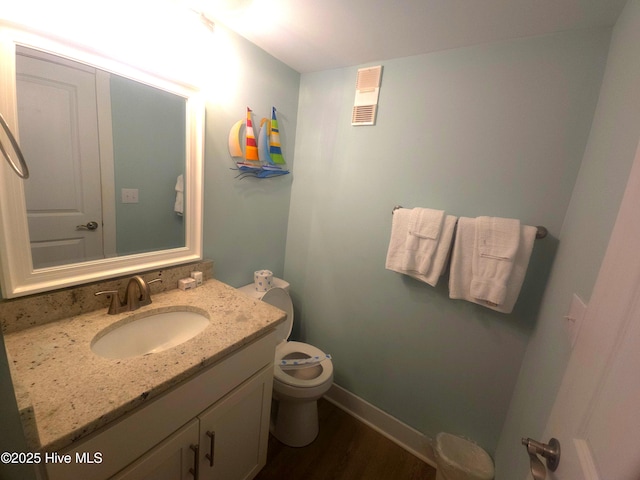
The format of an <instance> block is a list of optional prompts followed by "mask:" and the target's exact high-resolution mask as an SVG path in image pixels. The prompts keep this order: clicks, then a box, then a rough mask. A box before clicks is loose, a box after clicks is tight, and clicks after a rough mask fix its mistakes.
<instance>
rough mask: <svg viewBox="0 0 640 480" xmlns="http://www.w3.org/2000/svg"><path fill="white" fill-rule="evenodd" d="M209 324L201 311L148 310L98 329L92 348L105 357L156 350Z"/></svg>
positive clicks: (160, 349)
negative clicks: (104, 331) (101, 329)
mask: <svg viewBox="0 0 640 480" xmlns="http://www.w3.org/2000/svg"><path fill="white" fill-rule="evenodd" d="M136 317H137V316H136ZM208 325H209V318H208V317H207V316H206V315H205V314H204V312H203V313H197V312H192V311H186V310H179V311H171V312H162V313H154V312H149V315H145V316H142V317H137V318H135V319H134V320H130V319H124V320H122V321H121V322H119V323H118V324H117V325H115V326H111V327H109V328H108V329H107V332H106V333H103V332H100V333H99V334H98V335H96V337H95V338H94V339H93V341H92V342H91V350H92V351H93V352H94V353H96V354H97V355H100V356H101V357H106V358H129V357H135V356H138V355H147V354H149V353H158V352H162V351H164V350H167V349H169V348H172V347H175V346H176V345H180V344H181V343H184V342H186V341H187V340H189V339H191V338H193V337H195V336H196V335H198V334H199V333H200V332H202V331H203V330H204V329H205V328H207V326H208Z"/></svg>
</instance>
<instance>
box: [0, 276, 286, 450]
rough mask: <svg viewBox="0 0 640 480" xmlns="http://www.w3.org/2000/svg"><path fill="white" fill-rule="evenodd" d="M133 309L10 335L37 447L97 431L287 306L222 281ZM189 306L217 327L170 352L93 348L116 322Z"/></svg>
mask: <svg viewBox="0 0 640 480" xmlns="http://www.w3.org/2000/svg"><path fill="white" fill-rule="evenodd" d="M152 300H153V303H152V304H151V305H147V306H145V307H142V308H140V309H138V310H136V311H134V312H126V313H121V314H118V315H107V309H106V307H105V308H104V309H101V310H98V311H95V312H91V313H86V314H83V315H78V316H74V317H70V318H67V319H64V320H58V321H56V322H52V323H49V324H45V325H40V326H36V327H32V328H28V329H25V330H22V331H18V332H15V333H10V334H7V335H5V337H4V341H5V345H6V349H7V354H8V357H9V362H10V366H11V375H12V379H13V383H14V387H15V390H16V398H17V401H18V407H19V408H20V411H21V416H22V422H23V425H24V430H25V434H26V435H27V437H28V438H27V440H28V442H29V446H30V448H32V449H33V450H34V451H37V450H44V451H56V450H61V449H64V448H65V447H67V446H69V445H70V444H71V443H73V442H75V441H77V440H78V439H80V438H82V437H84V436H86V435H88V434H90V433H91V432H93V431H95V430H97V429H98V428H100V427H102V426H104V425H106V424H108V423H110V422H111V421H113V420H115V419H117V418H119V417H120V416H121V415H123V414H125V413H127V412H129V411H131V410H133V409H135V408H136V407H139V406H140V405H143V404H144V403H145V402H148V401H149V400H151V399H152V398H154V397H156V396H158V395H159V394H160V393H162V392H164V391H166V390H168V389H169V388H171V387H172V386H174V385H176V384H178V383H179V382H181V381H183V380H185V379H187V378H189V377H190V376H192V375H194V374H196V373H198V371H200V370H202V369H204V368H205V367H207V366H209V365H212V364H213V363H216V362H217V361H219V360H221V359H222V358H224V357H225V356H227V355H229V354H231V353H233V352H234V351H235V350H237V349H238V348H240V347H242V346H243V345H246V344H247V343H249V342H251V341H252V340H254V339H256V338H259V337H261V336H262V335H264V334H266V333H267V332H269V331H270V330H271V329H272V328H274V327H275V326H276V325H277V324H278V323H280V322H282V321H283V320H284V318H285V314H284V312H282V311H281V310H279V309H277V308H275V307H272V306H271V305H268V304H266V303H264V302H261V301H258V300H255V299H251V298H249V297H248V296H246V295H244V294H242V293H241V292H239V291H238V290H236V289H234V288H232V287H230V286H228V285H225V284H224V283H221V282H219V281H217V280H209V281H207V282H205V283H204V284H203V285H202V286H200V287H198V288H195V289H192V290H187V291H182V290H170V291H168V292H164V293H159V294H156V295H153V296H152ZM180 307H186V308H187V309H191V310H194V311H201V312H202V311H204V312H206V313H207V314H208V316H209V319H210V322H211V323H210V325H209V326H208V327H207V328H206V329H205V330H204V331H203V332H201V333H200V334H198V335H196V336H195V337H194V338H192V339H190V340H188V341H186V342H185V343H182V344H181V345H178V346H176V347H173V348H170V349H168V350H165V351H164V352H159V353H153V354H149V355H142V356H137V357H131V358H126V359H107V358H102V357H100V356H98V355H96V354H94V353H93V352H92V351H91V348H90V346H91V341H92V339H93V338H94V337H95V335H96V334H98V333H99V332H101V331H102V330H103V329H105V328H108V327H109V326H111V325H113V324H114V323H116V322H119V321H122V320H124V319H129V318H130V317H133V316H135V317H142V316H146V315H148V314H149V313H150V312H153V313H156V312H161V311H171V310H176V309H177V310H179V309H180Z"/></svg>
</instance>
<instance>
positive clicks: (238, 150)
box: [229, 107, 289, 178]
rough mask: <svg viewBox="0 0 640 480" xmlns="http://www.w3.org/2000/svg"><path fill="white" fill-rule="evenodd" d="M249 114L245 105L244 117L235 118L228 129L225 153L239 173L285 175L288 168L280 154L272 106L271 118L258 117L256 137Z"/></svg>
mask: <svg viewBox="0 0 640 480" xmlns="http://www.w3.org/2000/svg"><path fill="white" fill-rule="evenodd" d="M251 114H252V111H251V109H250V108H249V107H247V116H246V118H245V119H243V120H238V121H237V122H236V123H235V124H234V125H233V127H231V131H230V132H229V153H230V154H231V156H232V157H233V158H234V159H235V161H236V166H237V167H238V170H240V172H241V173H240V175H239V176H242V177H244V176H253V177H257V178H267V177H273V176H277V175H286V174H287V173H289V169H288V168H287V164H286V162H285V160H284V156H283V155H282V146H281V144H280V129H279V127H278V119H277V116H276V108H275V107H272V108H271V119H266V118H263V119H262V120H261V122H260V130H259V133H258V137H257V140H256V135H255V131H254V128H253V120H252V118H251ZM243 125H244V127H245V128H244V138H243V135H242V126H243ZM243 146H244V149H243Z"/></svg>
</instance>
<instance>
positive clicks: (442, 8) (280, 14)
mask: <svg viewBox="0 0 640 480" xmlns="http://www.w3.org/2000/svg"><path fill="white" fill-rule="evenodd" d="M192 2H193V3H192ZM192 2H190V3H191V4H192V5H193V7H192V8H193V9H197V10H198V11H201V12H203V13H204V14H205V15H207V17H209V18H212V19H214V20H216V21H218V22H220V23H223V24H224V25H226V26H227V27H229V28H230V29H232V30H234V31H236V32H237V33H239V34H240V35H242V36H243V37H245V38H247V39H248V40H250V41H251V42H253V43H254V44H256V45H258V46H259V47H261V48H262V49H264V50H266V51H267V52H268V53H270V54H271V55H273V56H274V57H276V58H278V59H279V60H281V61H282V62H284V63H286V64H287V65H289V66H290V67H292V68H293V69H295V70H297V71H298V72H300V73H308V72H314V71H319V70H327V69H332V68H340V67H345V66H353V65H360V64H365V63H369V62H376V61H382V60H387V59H391V58H398V57H405V56H410V55H418V54H423V53H428V52H434V51H439V50H446V49H450V48H458V47H464V46H469V45H477V44H482V43H489V42H495V41H500V40H506V39H513V38H519V37H528V36H535V35H544V34H549V33H554V32H560V31H566V30H572V29H580V28H594V27H606V26H612V25H614V24H615V22H616V19H617V18H618V16H619V15H620V12H621V11H622V9H623V7H624V5H625V3H626V0H192ZM194 3H197V5H194Z"/></svg>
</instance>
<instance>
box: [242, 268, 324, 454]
mask: <svg viewBox="0 0 640 480" xmlns="http://www.w3.org/2000/svg"><path fill="white" fill-rule="evenodd" d="M273 285H274V286H273V288H271V289H270V290H267V291H266V292H258V291H256V289H255V285H254V284H253V283H251V284H249V285H245V286H244V287H241V288H239V290H240V291H241V292H243V293H245V294H247V295H249V296H251V297H253V298H257V299H260V300H262V301H263V302H266V303H269V304H270V305H273V306H274V307H277V308H279V309H281V310H284V312H286V314H287V318H286V320H285V321H284V322H283V323H281V324H280V325H278V327H276V331H277V338H278V342H279V343H278V345H277V346H276V355H275V360H274V369H273V402H272V406H271V428H270V429H271V433H272V434H273V436H275V437H276V438H277V439H278V440H280V441H281V442H282V443H284V444H285V445H288V446H291V447H303V446H305V445H308V444H310V443H311V442H313V441H314V440H315V438H316V437H317V436H318V431H319V427H318V405H317V400H318V399H319V398H320V397H322V395H324V394H325V393H326V392H327V390H329V388H330V387H331V384H332V383H333V364H332V363H331V359H330V358H329V356H328V355H326V354H325V353H324V352H323V351H322V350H320V349H319V348H317V347H314V346H313V345H309V344H307V343H302V342H293V341H291V342H289V341H288V338H289V335H290V334H291V329H292V328H293V303H292V301H291V297H290V296H289V292H288V290H289V283H288V282H285V281H284V280H281V279H279V278H275V277H274V278H273Z"/></svg>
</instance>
